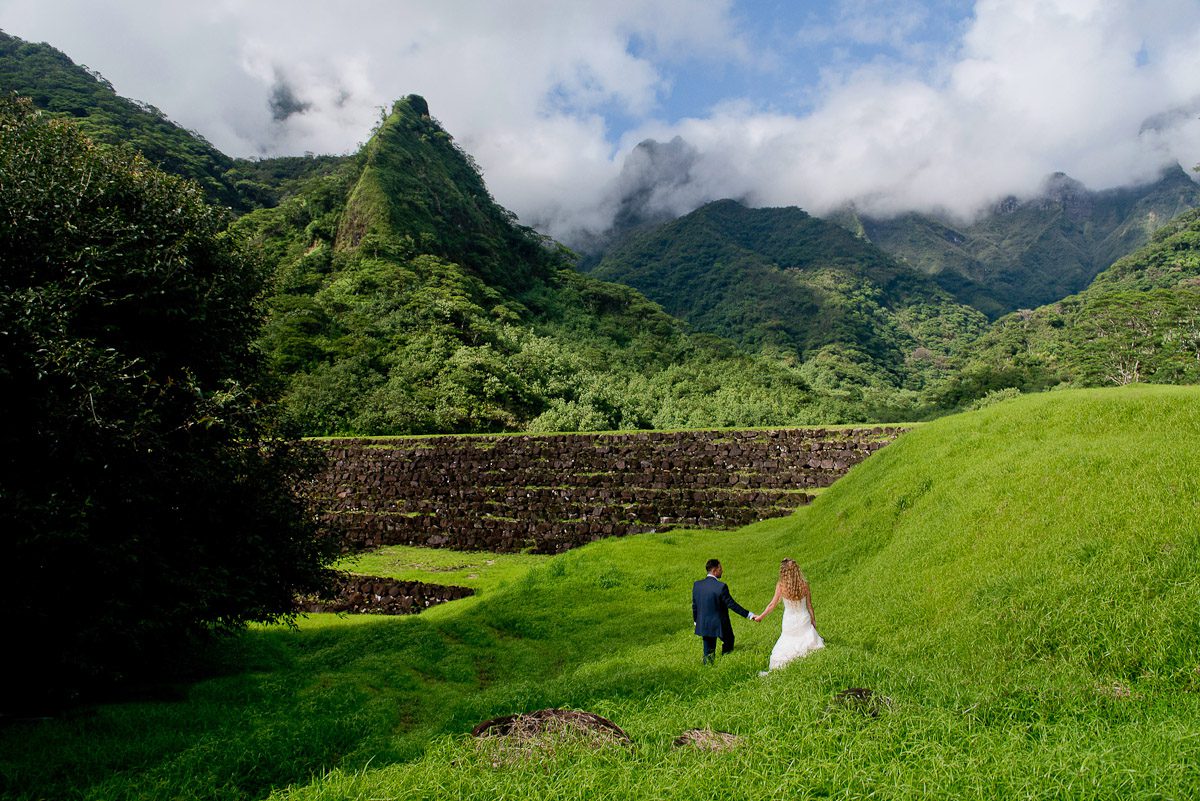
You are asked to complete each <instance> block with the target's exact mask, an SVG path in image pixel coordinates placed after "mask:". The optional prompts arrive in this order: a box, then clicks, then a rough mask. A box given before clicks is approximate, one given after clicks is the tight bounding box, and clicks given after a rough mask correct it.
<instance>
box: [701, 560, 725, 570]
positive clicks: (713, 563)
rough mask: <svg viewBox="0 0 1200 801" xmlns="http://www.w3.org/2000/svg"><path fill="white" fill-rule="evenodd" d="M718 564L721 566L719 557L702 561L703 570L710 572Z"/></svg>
mask: <svg viewBox="0 0 1200 801" xmlns="http://www.w3.org/2000/svg"><path fill="white" fill-rule="evenodd" d="M720 566H721V560H720V559H709V560H708V561H707V562H705V563H704V570H705V571H706V572H709V573H711V572H713V571H714V570H716V569H717V568H718V567H720Z"/></svg>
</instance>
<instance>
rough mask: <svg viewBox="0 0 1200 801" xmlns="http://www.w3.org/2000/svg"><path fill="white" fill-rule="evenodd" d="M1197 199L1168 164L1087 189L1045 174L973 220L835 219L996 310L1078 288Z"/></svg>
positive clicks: (847, 215) (1197, 190)
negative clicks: (1159, 171)
mask: <svg viewBox="0 0 1200 801" xmlns="http://www.w3.org/2000/svg"><path fill="white" fill-rule="evenodd" d="M1197 206H1200V186H1197V185H1196V183H1195V182H1194V181H1192V180H1191V179H1190V178H1189V177H1188V176H1187V174H1186V173H1185V172H1184V171H1183V170H1182V169H1181V168H1180V167H1179V166H1175V167H1173V168H1172V169H1170V170H1168V171H1167V172H1165V173H1164V174H1163V176H1162V177H1161V178H1160V179H1159V180H1158V181H1157V182H1154V183H1151V184H1147V185H1145V186H1137V187H1128V188H1122V189H1114V190H1109V191H1105V192H1092V191H1089V190H1087V189H1086V188H1084V187H1083V186H1082V185H1081V184H1079V183H1078V182H1077V181H1073V180H1071V179H1070V178H1067V177H1066V176H1064V175H1056V176H1053V177H1052V178H1051V179H1050V180H1049V182H1048V183H1047V185H1046V190H1045V192H1044V193H1043V194H1042V195H1041V196H1040V197H1036V198H1032V199H1029V200H1025V201H1018V200H1016V199H1013V198H1010V199H1008V200H1006V201H1004V202H1002V203H1000V204H998V205H997V206H996V207H995V208H993V209H992V210H991V211H990V212H989V213H987V214H984V215H982V216H981V217H979V218H978V219H975V220H973V221H962V220H954V219H949V218H938V217H936V216H928V215H922V214H905V215H901V216H898V217H895V218H891V219H875V218H871V217H867V216H863V215H858V214H855V213H854V212H852V211H848V212H844V213H841V214H837V215H834V217H833V219H834V220H835V221H837V222H839V223H841V224H842V225H844V226H846V227H847V228H848V229H850V230H851V231H853V232H855V233H856V234H858V235H860V236H862V237H864V238H865V239H867V240H869V241H870V242H873V243H875V244H876V245H878V246H879V247H881V248H882V249H884V250H885V251H887V252H888V253H891V254H893V255H894V256H896V257H897V258H899V259H901V260H903V261H904V262H905V263H907V264H910V265H912V266H913V267H914V268H916V269H919V270H921V271H922V272H926V273H929V274H931V276H932V277H933V278H934V279H935V280H936V281H937V282H938V283H939V284H940V285H941V286H943V287H944V288H945V289H947V290H948V291H949V292H951V293H953V294H954V296H955V297H956V298H958V299H959V300H960V301H962V302H963V303H968V304H970V305H972V306H974V307H975V308H977V309H980V310H981V311H983V312H985V313H986V314H987V315H988V316H989V317H992V318H995V317H998V316H1001V315H1003V314H1007V313H1009V312H1012V311H1015V310H1017V309H1022V308H1033V307H1035V306H1041V305H1043V304H1046V303H1051V302H1053V301H1056V300H1058V299H1059V298H1062V297H1065V296H1067V295H1070V294H1072V293H1074V292H1078V291H1080V290H1081V289H1083V288H1084V287H1086V286H1087V285H1088V284H1089V282H1091V280H1092V278H1094V277H1095V276H1096V274H1097V273H1099V272H1100V271H1101V270H1104V269H1105V268H1107V267H1108V266H1109V265H1110V264H1112V263H1113V262H1114V261H1116V260H1117V259H1119V258H1121V257H1122V256H1125V255H1127V254H1129V253H1131V252H1133V251H1134V250H1136V249H1138V248H1140V247H1141V246H1143V245H1145V244H1146V243H1147V242H1148V241H1149V239H1150V236H1151V234H1153V233H1154V231H1156V230H1157V229H1158V228H1159V227H1160V226H1162V225H1164V224H1166V223H1167V222H1168V221H1170V220H1171V219H1172V218H1174V217H1176V216H1177V215H1179V214H1181V213H1183V212H1185V211H1187V210H1188V209H1193V208H1196V207H1197Z"/></svg>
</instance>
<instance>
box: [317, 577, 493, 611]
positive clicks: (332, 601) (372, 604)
mask: <svg viewBox="0 0 1200 801" xmlns="http://www.w3.org/2000/svg"><path fill="white" fill-rule="evenodd" d="M474 594H475V591H474V590H473V589H471V588H470V587H454V586H449V585H444V584H426V583H425V582H423V581H399V580H397V579H393V578H386V577H383V576H346V577H345V578H343V579H342V580H341V581H339V582H338V584H337V586H336V587H335V589H334V593H333V595H332V596H331V597H329V598H302V599H300V601H299V604H298V605H299V608H300V611H302V612H354V613H358V614H377V615H415V614H417V613H418V612H420V611H421V610H423V609H428V608H429V607H431V606H436V605H437V604H444V603H446V602H447V601H456V600H458V599H459V598H466V597H467V596H468V595H474Z"/></svg>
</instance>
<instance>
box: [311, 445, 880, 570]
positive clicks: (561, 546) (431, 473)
mask: <svg viewBox="0 0 1200 801" xmlns="http://www.w3.org/2000/svg"><path fill="white" fill-rule="evenodd" d="M902 431H903V429H900V428H895V427H871V428H850V429H826V428H810V429H804V428H792V429H775V430H742V431H678V432H639V433H631V434H555V435H544V436H539V435H495V436H457V437H451V436H444V437H428V438H420V437H409V438H391V439H335V440H327V441H325V446H326V448H327V451H328V454H329V466H328V469H327V470H326V471H325V473H324V474H323V475H322V476H320V477H319V478H318V479H317V480H316V481H315V482H314V483H313V484H312V485H311V486H310V487H309V489H308V491H309V492H310V494H311V495H312V496H313V497H315V498H316V499H317V500H318V502H319V504H320V506H321V508H322V510H323V513H324V515H325V516H326V518H327V519H329V520H333V519H336V520H337V521H338V523H339V524H340V525H341V527H342V530H343V531H344V532H345V534H346V548H347V550H361V549H369V548H376V547H379V546H382V545H393V544H408V545H423V546H430V547H445V548H456V549H460V550H489V551H500V552H506V551H520V550H525V549H532V550H534V551H536V552H539V553H556V552H559V551H564V550H567V549H569V548H573V547H577V546H579V545H583V544H585V543H587V542H591V541H593V540H597V539H600V538H602V537H613V536H624V535H627V534H635V533H640V532H647V531H664V530H669V529H671V528H674V527H677V526H683V527H689V528H737V527H740V526H744V525H747V524H748V523H752V522H754V521H756V520H762V519H765V518H769V517H777V516H781V515H786V514H790V513H791V512H793V511H794V510H795V509H796V508H798V507H799V506H802V505H804V504H806V503H808V502H810V501H811V500H812V497H813V496H812V495H811V494H810V493H809V492H806V490H811V489H814V488H819V487H827V486H829V485H830V484H832V483H833V482H834V481H836V480H837V479H838V478H839V477H841V476H842V475H844V474H845V473H846V471H847V470H849V469H850V468H851V467H852V466H853V465H855V464H857V463H858V462H860V461H862V460H863V459H865V458H866V457H867V456H868V455H870V454H871V453H873V452H874V451H876V450H878V449H879V448H881V447H883V446H884V445H886V444H887V443H888V442H890V441H892V440H893V439H894V438H895V437H896V436H898V435H899V434H900V433H901V432H902Z"/></svg>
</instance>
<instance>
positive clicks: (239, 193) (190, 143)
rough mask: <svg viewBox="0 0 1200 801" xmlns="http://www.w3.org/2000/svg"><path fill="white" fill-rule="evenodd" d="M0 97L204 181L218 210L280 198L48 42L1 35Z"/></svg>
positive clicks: (194, 135)
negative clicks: (26, 101)
mask: <svg viewBox="0 0 1200 801" xmlns="http://www.w3.org/2000/svg"><path fill="white" fill-rule="evenodd" d="M0 92H3V93H5V94H11V93H16V94H18V95H22V96H24V97H29V98H31V99H32V100H33V103H34V105H35V106H37V107H38V108H40V109H42V110H44V111H46V112H48V113H50V114H53V115H55V116H60V117H66V118H70V119H73V120H75V121H76V122H77V123H78V124H79V126H80V127H81V128H82V129H83V131H84V133H86V134H87V135H88V136H89V137H90V138H92V139H93V140H95V141H97V142H105V143H108V144H128V145H130V146H132V147H133V148H134V149H136V150H138V151H140V152H141V153H142V155H144V156H145V157H146V158H148V159H149V160H150V161H152V162H154V163H155V164H157V165H158V166H159V167H162V168H163V169H164V170H166V171H167V172H172V173H175V174H176V175H181V176H183V177H184V178H190V179H192V180H193V181H195V182H196V183H198V184H200V186H201V187H202V188H203V189H204V191H205V193H206V194H207V195H208V197H209V199H210V200H211V201H212V202H214V203H216V204H218V205H223V206H228V207H230V208H232V209H234V210H235V211H245V210H247V209H250V208H255V207H257V206H260V205H266V204H268V203H270V202H271V199H272V198H273V193H272V191H271V189H270V187H268V186H265V185H263V184H261V183H259V182H257V181H254V180H252V178H250V177H249V176H246V175H243V174H242V173H241V171H240V170H239V169H238V165H237V163H236V162H235V161H234V160H233V159H231V158H230V157H229V156H226V155H225V154H224V153H222V152H221V151H219V150H217V149H216V148H215V147H213V146H212V145H211V144H209V143H208V142H207V141H205V139H204V137H202V136H200V134H198V133H196V132H195V131H188V130H185V129H183V128H181V127H179V126H178V125H176V124H175V123H173V122H171V121H170V120H169V119H167V117H166V115H165V114H163V112H161V111H159V110H158V109H157V108H155V107H154V106H151V105H147V104H145V103H138V102H136V101H133V100H128V99H126V98H124V97H121V96H120V95H118V94H117V93H116V91H115V90H114V89H113V86H112V84H110V83H109V82H108V81H106V80H105V79H104V77H103V76H101V75H100V74H99V73H96V72H93V71H91V70H89V69H88V68H87V67H84V66H80V65H78V64H76V63H75V62H73V61H72V60H71V59H70V58H68V57H67V56H66V55H64V54H63V53H61V52H60V51H58V50H56V49H54V48H53V47H51V46H50V45H48V44H33V43H32V42H26V41H24V40H22V39H18V38H17V37H15V36H10V35H8V34H7V33H4V32H3V31H0Z"/></svg>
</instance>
